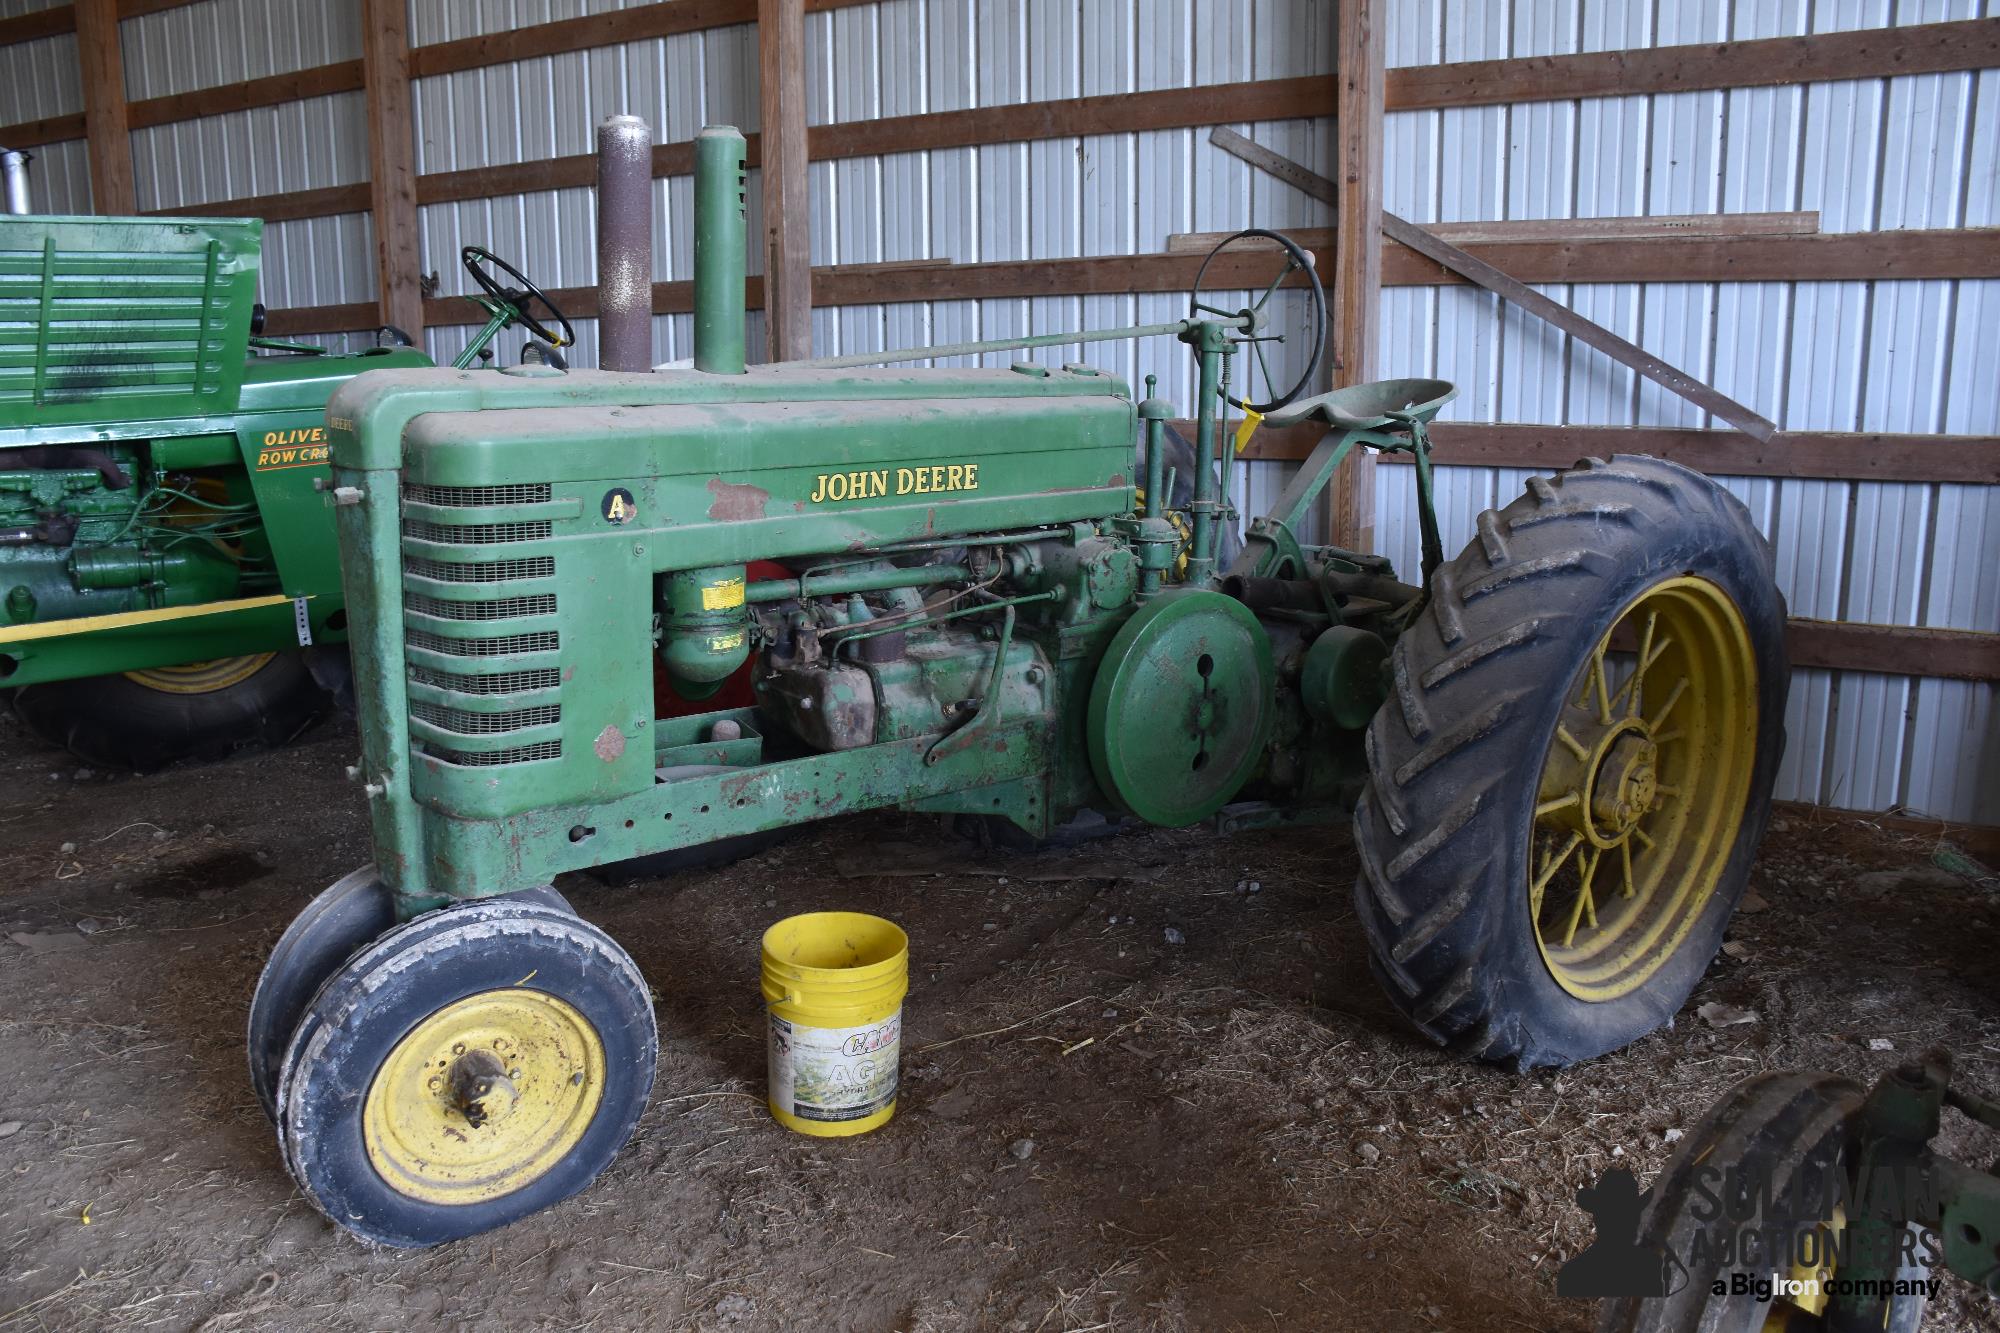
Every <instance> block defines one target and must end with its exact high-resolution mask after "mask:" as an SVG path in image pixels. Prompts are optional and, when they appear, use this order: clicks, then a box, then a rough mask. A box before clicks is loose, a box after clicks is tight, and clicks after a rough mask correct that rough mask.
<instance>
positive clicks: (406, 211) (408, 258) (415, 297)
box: [361, 0, 424, 338]
mask: <svg viewBox="0 0 2000 1333" xmlns="http://www.w3.org/2000/svg"><path fill="white" fill-rule="evenodd" d="M361 60H362V65H363V68H364V69H365V71H366V77H367V87H366V90H365V91H366V93H367V99H368V176H369V181H368V183H369V195H368V198H369V207H370V211H371V212H373V213H374V215H375V271H376V284H377V295H376V303H377V307H378V308H379V310H380V312H381V322H382V323H384V324H394V325H395V326H396V327H397V328H399V329H402V330H403V331H404V332H405V333H408V334H409V335H410V336H411V337H412V338H418V337H421V336H423V331H424V306H423V298H422V294H421V292H420V291H419V289H418V280H419V278H420V276H421V273H422V259H421V255H420V251H419V246H418V235H417V184H416V181H417V177H416V145H415V141H414V137H413V127H412V121H411V117H410V34H409V10H408V6H407V4H406V0H362V7H361Z"/></svg>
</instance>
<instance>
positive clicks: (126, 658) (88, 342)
mask: <svg viewBox="0 0 2000 1333" xmlns="http://www.w3.org/2000/svg"><path fill="white" fill-rule="evenodd" d="M262 234H263V223H262V222H259V221H256V220H211V219H195V218H185V219H184V218H173V219H161V218H75V217H0V688H11V689H12V691H13V694H14V700H15V707H16V710H17V711H18V713H19V715H20V716H21V718H22V719H23V720H24V721H25V722H26V723H27V724H28V725H29V726H30V727H31V728H33V729H34V730H35V731H36V732H37V733H38V734H40V735H42V736H43V737H45V738H47V739H48V740H50V741H53V742H54V743H56V744H58V745H62V746H65V747H67V748H68V749H69V750H71V751H72V752H73V753H75V754H77V755H78V756H80V757H81V758H83V759H85V760H86V761H88V762H90V763H94V764H100V765H105V766H111V767H122V768H141V769H144V768H155V767H158V766H160V765H162V764H166V763H171V762H172V761H174V760H176V759H181V758H186V757H193V756H200V757H212V756H217V755H221V754H226V753H228V752H230V751H232V750H235V749H239V748H242V747H245V746H252V745H258V744H268V743H275V742H281V741H284V740H287V739H289V738H290V737H292V736H293V735H295V734H297V732H298V731H299V730H300V729H302V728H303V727H305V726H306V725H307V724H308V723H310V722H311V721H312V720H313V719H314V718H315V717H317V716H319V714H320V713H321V712H323V711H324V709H325V707H326V706H327V703H328V700H329V692H330V691H331V692H333V693H338V692H339V691H340V689H341V688H342V686H343V682H344V678H345V665H344V647H343V645H344V644H345V642H346V637H347V617H346V612H345V611H344V610H343V609H342V605H341V597H340V573H339V569H338V563H337V552H336V549H335V544H334V537H333V524H332V521H331V518H330V516H329V515H328V514H327V513H326V510H325V507H324V505H323V503H322V500H321V497H320V496H319V495H318V494H316V493H315V492H316V490H317V489H318V486H319V484H320V483H321V482H322V481H323V480H324V479H325V477H326V475H327V451H328V436H327V429H326V419H325V410H326V400H327V395H328V394H330V393H331V392H332V391H333V390H334V388H335V387H336V386H337V385H340V384H343V383H345V382H346V381H347V380H349V379H351V378H353V377H354V376H355V375H357V374H359V373H360V372H362V371H363V370H368V369H384V368H389V367H399V368H410V367H418V366H428V365H430V364H431V363H430V359H429V358H428V357H426V356H424V355H423V354H422V353H421V352H418V351H416V350H414V349H413V348H411V347H410V346H409V342H410V340H409V338H408V337H407V336H405V335H403V334H401V333H400V332H399V331H398V330H395V329H384V330H382V331H381V333H380V334H379V335H378V337H379V338H380V339H381V340H383V341H384V342H387V343H390V344H395V345H378V346H376V347H371V348H369V349H367V350H365V351H362V352H359V353H357V354H354V355H334V354H331V353H329V352H328V351H327V350H326V349H325V348H322V347H317V346H312V345H308V344H304V343H295V342H284V341H279V340H276V339H270V338H264V337H260V336H258V335H259V333H260V332H261V326H262V311H261V308H260V307H258V306H257V305H256V304H255V297H256V291H257V269H258V259H259V253H260V249H261V244H262ZM464 259H465V263H466V267H467V268H468V269H469V270H470V271H471V272H472V273H473V275H474V277H475V278H477V279H478V280H479V282H480V285H481V289H482V294H481V295H480V296H479V297H476V298H475V299H476V300H478V301H479V302H480V303H481V304H482V306H483V307H484V308H485V309H486V311H487V312H488V315H489V317H490V318H489V320H488V323H487V325H486V327H485V328H484V329H482V330H481V332H480V335H479V336H478V337H477V338H475V339H474V340H473V342H472V343H471V344H469V345H468V347H467V349H466V352H465V354H464V355H462V356H461V357H460V358H459V364H461V365H470V364H472V363H474V362H476V361H477V360H478V359H479V358H480V357H481V356H482V354H489V353H488V345H489V344H490V343H491V341H492V339H493V337H494V335H495V334H497V333H498V332H499V331H500V330H501V329H503V328H506V327H508V326H510V325H513V324H524V325H525V326H527V327H528V328H529V329H530V330H531V331H532V332H533V333H534V334H535V336H537V337H539V338H541V339H542V340H543V341H544V342H545V343H547V344H548V345H549V347H550V348H551V349H552V348H554V347H560V346H562V345H564V344H565V343H566V342H567V341H569V339H570V332H569V326H568V323H567V321H565V320H563V318H562V316H561V314H560V312H557V311H555V310H553V309H552V308H548V307H546V304H545V303H546V300H547V298H546V297H544V296H542V294H541V293H540V292H539V291H538V290H537V289H536V288H535V287H534V285H533V284H532V283H529V282H528V281H527V280H526V279H525V278H522V277H520V275H519V274H518V273H516V272H515V271H514V270H513V269H512V268H510V267H508V266H507V265H505V264H504V263H502V262H501V261H499V260H496V259H494V258H493V256H491V255H489V254H487V253H486V252H485V251H483V250H479V249H477V248H476V247H470V248H468V249H467V250H466V252H465V255H464ZM496 270H497V274H498V275H496ZM499 275H504V277H506V278H508V279H512V280H513V281H514V282H518V283H519V284H520V285H519V286H512V285H508V284H507V283H504V282H503V281H502V276H499ZM536 305H541V306H542V307H543V313H542V314H541V315H540V316H537V315H534V314H531V313H530V311H531V307H534V306H536ZM544 319H546V320H547V321H548V323H544V322H543V321H544ZM550 323H552V324H554V326H555V327H553V328H551V327H549V324H550Z"/></svg>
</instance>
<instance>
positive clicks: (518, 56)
mask: <svg viewBox="0 0 2000 1333" xmlns="http://www.w3.org/2000/svg"><path fill="white" fill-rule="evenodd" d="M757 5H758V0H673V3H670V4H651V5H633V6H632V7H630V8H629V9H620V10H613V11H611V12H609V13H603V14H588V15H585V16H583V17H581V18H569V19H557V20H555V21H554V22H551V23H534V24H529V25H528V26H526V27H521V28H509V29H502V30H501V31H499V32H489V33H482V34H480V35H479V36H477V37H460V38H458V39H456V40H454V41H449V42H432V43H430V44H428V45H426V46H419V47H417V48H415V49H414V50H412V51H411V52H410V74H411V77H413V78H419V79H427V78H430V77H431V76H433V75H437V74H455V73H457V72H459V71H460V70H468V69H480V68H483V67H485V66H488V65H504V64H510V63H512V62H513V61H516V60H530V59H534V58H536V57H539V56H553V55H561V54H562V53H564V52H567V51H588V50H591V49H593V48H596V47H601V46H622V45H624V44H625V43H627V42H643V41H648V40H653V39H657V38H661V37H672V36H675V35H677V34H679V33H684V32H700V31H702V30H703V29H706V28H722V27H729V26H731V25H734V24H738V23H754V22H756V21H757Z"/></svg>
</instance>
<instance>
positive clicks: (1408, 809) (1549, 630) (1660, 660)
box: [1354, 456, 1788, 1069]
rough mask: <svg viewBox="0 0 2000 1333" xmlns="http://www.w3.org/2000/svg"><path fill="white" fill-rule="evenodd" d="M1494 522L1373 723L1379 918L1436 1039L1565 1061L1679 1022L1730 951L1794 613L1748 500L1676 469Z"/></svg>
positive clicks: (1439, 600)
mask: <svg viewBox="0 0 2000 1333" xmlns="http://www.w3.org/2000/svg"><path fill="white" fill-rule="evenodd" d="M1478 526H1479V535H1478V537H1477V538H1476V539H1475V540H1473V541H1472V542H1471V543H1470V544H1468V545H1467V547H1466V548H1465V550H1464V551H1463V552H1462V553H1461V554H1460V555H1459V557H1458V558H1457V559H1456V560H1454V561H1452V562H1450V563H1448V564H1446V565H1444V566H1442V567H1441V568H1439V570H1438V571H1437V573H1436V575H1435V576H1434V578H1433V579H1432V580H1431V585H1430V597H1429V601H1428V603H1427V605H1426V606H1425V608H1424V610H1423V612H1422V613H1421V615H1420V616H1419V617H1418V618H1417V620H1416V622H1415V624H1414V625H1412V627H1411V629H1410V630H1409V631H1408V632H1407V633H1405V634H1404V635H1403V636H1402V638H1401V639H1400V640H1399V641H1398V642H1397V644H1396V649H1395V653H1394V655H1393V658H1392V669H1393V675H1394V682H1393V688H1392V690H1391V693H1390V697H1389V700H1388V701H1387V703H1385V704H1384V705H1383V707H1382V708H1381V710H1380V711H1379V712H1377V713H1376V715H1375V718H1374V720H1373V722H1372V723H1370V725H1369V729H1368V733H1367V750H1368V766H1369V770H1370V773H1371V780H1370V782H1369V784H1368V788H1367V790H1366V792H1365V793H1364V795H1363V797H1362V800H1361V802H1360V805H1359V807H1358V808H1357V810H1356V812H1355V817H1354V828H1355V840H1356V843H1357V844H1358V846H1359V848H1360V853H1361V865H1362V872H1361V876H1360V879H1359V881H1358V883H1357V884H1356V886H1355V898H1356V906H1357V909H1358V912H1359V915H1360V918H1361V921H1362V923H1363V926H1364V927H1365V929H1366V933H1367V938H1368V945H1369V953H1370V958H1371V961H1372V963H1373V965H1374V967H1375V969H1376V971H1377V972H1378V973H1379V974H1380V976H1381V978H1382V980H1383V983H1384V987H1385V989H1386V990H1387V992H1388V994H1389V997H1390V999H1391V1000H1392V1001H1393V1002H1394V1003H1395V1005H1396V1007H1397V1008H1398V1009H1400V1010H1401V1011H1402V1012H1403V1013H1404V1014H1405V1015H1406V1016H1407V1017H1408V1018H1409V1019H1410V1020H1411V1021H1412V1022H1413V1023H1415V1024H1416V1026H1417V1027H1419V1028H1420V1029H1422V1030H1423V1031H1424V1032H1425V1033H1426V1034H1427V1035H1429V1036H1430V1037H1431V1038H1432V1039H1433V1040H1435V1041H1437V1042H1439V1043H1440V1044H1445V1045H1449V1046H1451V1047H1452V1048H1454V1049H1456V1050H1459V1051H1462V1052H1464V1053H1466V1054H1469V1055H1473V1056H1476V1057H1478V1058H1481V1059H1485V1060H1491V1061H1496V1062H1501V1063H1505V1064H1508V1065H1511V1066H1513V1067H1515V1068H1517V1069H1527V1068H1533V1067H1536V1066H1544V1065H1557V1066H1560V1065H1567V1064H1570V1063H1573V1062H1575V1061H1577V1060H1585V1059H1589V1058H1591V1057H1592V1056H1597V1055H1602V1054H1604V1053H1605V1052H1607V1051H1611V1050H1616V1049H1617V1048H1618V1047H1620V1046H1623V1045H1625V1044H1626V1043H1628V1042H1631V1041H1634V1040H1636V1039H1637V1038H1639V1037H1641V1036H1644V1035H1645V1034H1646V1033H1648V1032H1651V1031H1653V1030H1654V1029H1655V1028H1657V1027H1659V1026H1660V1025H1661V1024H1662V1023H1666V1022H1668V1021H1670V1020H1671V1019H1672V1018H1673V1016H1674V1014H1675V1012H1676V1011H1677V1010H1678V1009H1679V1008H1680V1007H1681V1005H1682V1003H1683V1002H1684V1001H1685V1000H1686V999H1687V996H1688V993H1689V992H1690V991H1691V990H1693V988H1694V985H1695V983H1696V981H1698V980H1699V979H1700V977H1701V974H1702V972H1703V971H1704V970H1705V969H1706V968H1707V966H1708V964H1709V962H1710V961H1711V960H1712V959H1713V958H1714V956H1715V952H1716V950H1717V948H1718V947H1720V945H1721V943H1722V931H1723V926H1724V924H1725V923H1726V922H1727V921H1728V919H1729V915H1730V913H1731V912H1733V911H1734V910H1735V907H1736V903H1737V900H1738V899H1739V898H1740V897H1741V896H1742V893H1743V887H1744V884H1745V882H1746V881H1747V879H1748V876H1749V873H1750V862H1751V858H1752V856H1753V854H1754V852H1755V850H1756V847H1757V843H1758V840H1759V839H1760V838H1761V837H1762V835H1763V831H1764V824H1765V821H1766V819H1767V817H1768V815H1769V810H1770V796H1771V785H1772V781H1773V779H1774V778H1775V776H1776V772H1777V766H1778V759H1779V756H1780V753H1781V751H1782V750H1783V748H1784V709H1785V694H1786V687H1787V675H1788V671H1787V666H1786V659H1785V643H1784V624H1785V606H1784V599H1783V597H1782V596H1781V595H1780V594H1779V592H1778V590H1777V588H1776V586H1775V585H1774V584H1773V582H1772V578H1771V567H1772V561H1771V553H1770V548H1769V546H1768V545H1767V544H1766V543H1765V542H1764V540H1763V538H1762V537H1760V536H1759V535H1758V533H1757V531H1756V529H1755V528H1754V527H1753V526H1752V525H1751V522H1750V516H1749V514H1748V512H1747V511H1745V509H1744V508H1743V506H1742V505H1741V504H1739V503H1738V502H1737V501H1736V499H1735V498H1734V497H1733V496H1731V495H1730V494H1729V493H1728V492H1726V491H1724V490H1723V489H1722V488H1721V487H1720V486H1717V485H1716V484H1715V483H1714V482H1712V481H1710V480H1708V479H1707V478H1706V477H1703V476H1701V475H1700V474H1699V473H1696V472H1692V471H1689V470H1688V469H1686V468H1683V467H1680V466H1679V465H1677V464H1674V463H1668V462H1663V461H1661V460H1659V459H1653V458H1643V457H1628V456H1619V457H1616V458H1614V459H1612V460H1611V461H1610V462H1609V463H1605V462H1602V461H1600V460H1597V459H1589V460H1586V461H1585V462H1583V463H1582V464H1580V465H1578V466H1577V467H1576V468H1575V469H1574V470H1572V471H1569V472H1565V473H1561V474H1559V475H1557V476H1555V477H1552V478H1543V477H1536V478H1534V479H1533V480H1531V481H1530V482H1529V483H1528V490H1527V492H1526V493H1525V494H1523V495H1521V496H1520V497H1519V498H1517V499H1516V500H1515V501H1514V502H1513V503H1512V504H1509V505H1508V506H1507V507H1506V508H1505V509H1502V510H1499V511H1498V512H1494V511H1490V510H1489V511H1488V512H1486V513H1484V514H1481V515H1480V516H1479V525H1478ZM1641 654H1643V656H1644V665H1643V667H1641V666H1640V665H1638V661H1639V655H1641Z"/></svg>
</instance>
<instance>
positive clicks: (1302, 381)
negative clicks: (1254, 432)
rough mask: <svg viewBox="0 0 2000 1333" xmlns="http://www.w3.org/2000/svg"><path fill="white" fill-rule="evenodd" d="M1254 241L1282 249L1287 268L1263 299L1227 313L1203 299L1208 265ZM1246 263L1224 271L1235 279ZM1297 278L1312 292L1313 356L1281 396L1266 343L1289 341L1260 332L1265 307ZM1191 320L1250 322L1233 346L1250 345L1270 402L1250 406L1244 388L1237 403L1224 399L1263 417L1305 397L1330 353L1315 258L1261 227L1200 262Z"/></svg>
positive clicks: (1237, 258)
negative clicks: (1323, 356) (1323, 358)
mask: <svg viewBox="0 0 2000 1333" xmlns="http://www.w3.org/2000/svg"><path fill="white" fill-rule="evenodd" d="M1253 237H1254V238H1256V239H1258V240H1263V241H1271V242H1275V243H1276V244H1277V246H1278V248H1279V249H1281V250H1283V251H1284V254H1285V266H1284V267H1283V268H1282V269H1280V270H1278V275H1277V276H1276V277H1274V278H1272V279H1271V281H1270V284H1269V285H1268V286H1266V287H1265V288H1264V290H1263V293H1262V294H1261V295H1259V296H1258V297H1257V299H1256V300H1255V301H1253V302H1252V303H1251V304H1249V305H1247V306H1244V307H1243V308H1242V309H1239V310H1224V309H1223V308H1222V307H1220V306H1218V305H1215V304H1213V303H1212V302H1208V301H1204V300H1203V299H1202V290H1203V288H1202V284H1203V282H1204V281H1205V280H1206V279H1207V277H1208V269H1209V265H1211V264H1213V263H1215V258H1216V256H1217V255H1219V254H1221V253H1222V252H1223V251H1224V250H1227V249H1228V248H1229V247H1230V246H1232V245H1235V244H1236V243H1237V242H1238V241H1244V240H1248V239H1251V238H1253ZM1259 248H1260V249H1261V248H1264V247H1259ZM1244 258H1247V256H1241V255H1233V256H1231V257H1230V260H1229V261H1225V265H1224V269H1223V270H1222V271H1223V272H1232V273H1233V272H1234V271H1235V270H1237V269H1240V268H1241V267H1242V266H1243V265H1242V263H1241V260H1242V259H1244ZM1293 273H1304V274H1305V275H1306V282H1307V284H1308V287H1309V290H1310V291H1311V292H1312V312H1311V314H1310V315H1309V317H1308V323H1309V325H1310V327H1311V329H1312V352H1311V354H1310V355H1309V356H1307V357H1306V364H1305V367H1304V369H1303V370H1301V371H1300V372H1299V379H1298V383H1296V384H1294V385H1292V387H1291V388H1290V389H1289V390H1288V391H1286V392H1284V393H1282V394H1281V393H1279V392H1278V386H1277V385H1276V384H1274V383H1272V381H1271V365H1270V362H1268V361H1267V360H1265V359H1264V344H1265V343H1267V342H1283V341H1284V340H1285V335H1284V334H1282V333H1263V332H1261V331H1260V330H1262V328H1263V327H1264V307H1265V306H1266V305H1268V304H1270V301H1271V297H1272V296H1273V295H1274V294H1275V293H1276V292H1277V290H1278V288H1279V287H1280V286H1282V285H1283V284H1284V282H1285V279H1287V278H1289V277H1291V276H1292V274H1293ZM1188 315H1189V317H1190V318H1194V319H1199V318H1201V317H1202V316H1203V315H1211V316H1214V317H1215V318H1218V319H1243V320H1245V321H1247V324H1246V327H1244V328H1243V329H1242V330H1241V332H1240V333H1239V334H1238V335H1237V336H1236V337H1235V338H1233V339H1232V341H1235V342H1242V343H1248V344H1249V345H1250V350H1251V353H1252V358H1253V359H1254V360H1255V361H1256V363H1257V369H1258V371H1259V373H1261V374H1262V376H1263V378H1264V392H1265V393H1266V394H1267V395H1269V397H1268V399H1267V400H1265V401H1263V402H1258V401H1255V400H1251V399H1250V398H1249V388H1250V386H1249V385H1248V383H1246V384H1245V385H1244V396H1243V397H1242V398H1233V397H1230V396H1229V395H1228V394H1224V395H1223V398H1224V401H1226V402H1227V403H1228V404H1229V405H1230V406H1231V407H1234V408H1236V409H1238V410H1239V411H1245V412H1255V413H1257V414H1258V415H1259V416H1263V415H1265V414H1267V413H1271V412H1275V411H1277V410H1278V409H1279V408H1281V407H1283V406H1284V405H1285V404H1286V403H1289V402H1291V401H1292V400H1293V399H1294V398H1297V397H1298V396H1299V395H1300V394H1302V393H1304V392H1305V391H1306V387H1307V386H1308V385H1310V384H1311V383H1312V377H1313V372H1314V371H1315V370H1317V369H1318V368H1319V357H1320V353H1321V352H1322V351H1324V350H1325V348H1326V292H1325V291H1324V290H1323V289H1322V288H1321V287H1320V284H1319V274H1318V273H1317V272H1315V271H1314V270H1313V263H1312V256H1311V255H1309V254H1307V253H1306V252H1305V251H1304V250H1302V249H1300V248H1299V246H1298V245H1297V243H1296V242H1294V241H1293V240H1292V239H1291V238H1290V237H1288V236H1281V235H1279V234H1278V233H1277V232H1275V231H1266V230H1265V229H1264V228H1262V227H1251V228H1248V229H1247V230H1244V231H1239V232H1237V233H1236V234H1235V235H1234V236H1231V237H1228V238H1227V239H1225V240H1224V241H1223V242H1222V244H1220V245H1218V246H1216V247H1215V248H1214V249H1213V250H1210V251H1209V252H1208V257H1207V258H1206V259H1204V260H1202V261H1201V268H1200V270H1199V271H1197V272H1196V273H1195V277H1194V291H1193V292H1192V293H1191V294H1190V296H1189V305H1188ZM1244 378H1245V380H1246V381H1247V380H1248V378H1249V373H1248V372H1247V371H1246V372H1245V373H1244Z"/></svg>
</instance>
